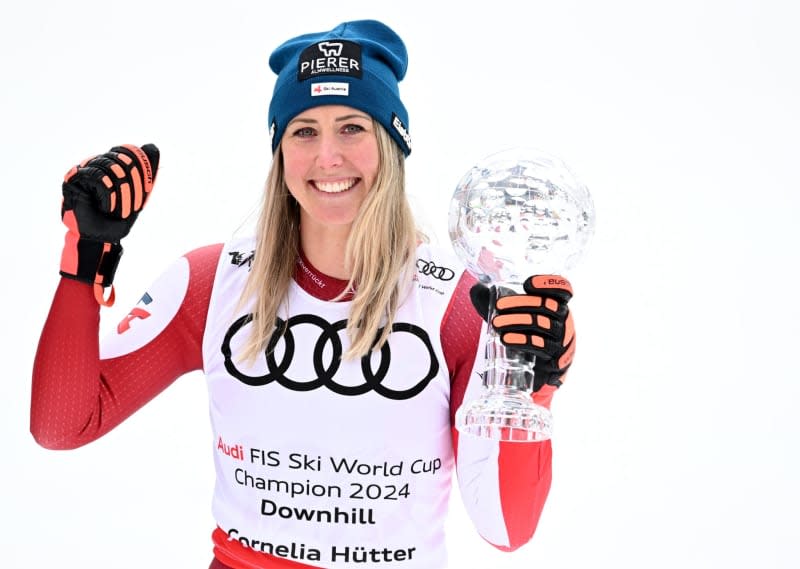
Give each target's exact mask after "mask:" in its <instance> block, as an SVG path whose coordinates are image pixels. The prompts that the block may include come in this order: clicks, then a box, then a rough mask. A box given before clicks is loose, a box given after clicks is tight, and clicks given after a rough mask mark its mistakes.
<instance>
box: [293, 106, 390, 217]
mask: <svg viewBox="0 0 800 569" xmlns="http://www.w3.org/2000/svg"><path fill="white" fill-rule="evenodd" d="M281 150H282V154H283V171H284V179H285V181H286V185H287V186H288V188H289V191H290V192H291V194H292V196H294V198H295V199H296V200H297V202H298V203H299V204H300V225H301V228H303V231H309V230H311V231H314V230H331V229H333V230H336V231H346V232H347V231H349V230H350V226H351V224H352V223H353V220H354V219H355V217H356V215H357V214H358V211H359V209H360V208H361V204H362V203H363V202H364V199H365V198H366V196H367V194H368V193H369V191H370V189H371V188H372V185H373V184H374V182H375V178H376V177H377V174H378V168H379V166H380V158H379V151H378V140H377V138H376V133H375V127H374V125H373V121H372V118H371V117H370V116H369V115H367V114H366V113H364V112H362V111H359V110H356V109H353V108H351V107H345V106H333V105H326V106H321V107H314V108H312V109H309V110H307V111H304V112H302V113H300V114H299V115H297V116H296V117H294V118H293V119H292V120H291V121H290V122H289V124H288V125H287V127H286V132H285V134H284V136H283V140H282V141H281Z"/></svg>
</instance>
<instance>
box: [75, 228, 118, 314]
mask: <svg viewBox="0 0 800 569" xmlns="http://www.w3.org/2000/svg"><path fill="white" fill-rule="evenodd" d="M76 237H77V238H76ZM121 256H122V245H120V244H119V243H108V242H104V241H94V240H91V239H85V238H83V237H79V236H76V235H75V233H73V232H71V231H70V232H68V233H67V236H66V239H65V243H64V251H63V252H62V254H61V271H60V273H61V275H62V276H65V277H67V278H70V279H75V280H78V281H81V282H85V283H89V284H91V285H93V286H94V297H95V299H96V300H97V302H98V303H99V304H101V305H102V306H111V305H113V304H114V297H115V295H114V287H113V285H112V284H111V283H112V282H113V280H114V275H115V273H116V272H117V266H118V265H119V259H120V257H121ZM107 286H110V287H111V293H110V295H109V297H108V299H107V300H106V299H105V298H104V297H103V288H104V287H107Z"/></svg>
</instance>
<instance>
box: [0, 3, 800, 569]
mask: <svg viewBox="0 0 800 569" xmlns="http://www.w3.org/2000/svg"><path fill="white" fill-rule="evenodd" d="M523 5H524V6H525V8H524V13H523V12H522V11H521V10H522V6H523ZM451 10H452V11H451ZM355 18H378V19H381V20H384V21H385V22H387V23H388V24H390V25H391V26H392V27H394V28H395V29H396V30H397V31H398V32H399V33H400V35H401V36H402V37H403V38H404V39H405V41H406V43H407V45H408V49H409V53H410V69H409V74H408V77H407V79H406V80H405V81H404V82H403V83H402V84H401V92H402V96H403V99H404V101H405V103H406V105H407V107H408V108H409V111H410V127H411V133H412V135H413V138H414V153H413V154H412V156H411V158H410V159H409V162H408V168H409V183H410V190H411V193H412V199H413V203H414V205H415V208H416V209H417V211H418V214H419V216H420V220H421V222H422V223H423V225H424V226H425V227H426V228H427V229H428V231H429V232H430V233H431V234H432V235H433V236H434V237H435V238H437V240H439V241H443V242H446V239H447V235H446V216H447V206H448V202H449V199H450V196H451V194H452V190H453V188H454V186H455V183H456V182H457V181H458V179H459V178H460V177H461V175H462V174H463V173H464V172H465V171H466V170H467V169H468V168H469V166H470V165H471V164H472V163H473V162H475V161H476V160H477V159H479V158H481V157H483V156H485V155H486V154H489V153H491V152H494V151H497V150H500V149H502V148H505V147H508V146H516V145H527V146H535V147H538V148H541V149H543V150H546V151H548V152H550V153H552V154H555V155H557V156H560V157H561V158H563V159H564V160H565V161H566V162H567V163H568V164H569V165H570V166H571V167H572V169H573V170H575V171H576V173H577V174H578V175H579V177H581V178H582V179H583V181H584V182H585V183H586V184H587V185H588V186H589V187H590V189H591V191H592V193H593V196H594V199H595V203H596V207H597V216H598V225H597V233H596V237H595V240H594V242H593V243H592V247H591V250H590V251H589V254H588V256H587V257H586V260H585V261H584V262H583V264H582V265H581V266H580V267H579V268H578V269H576V271H575V272H574V274H571V275H570V276H571V278H572V280H573V284H574V286H575V289H576V297H575V299H574V300H573V302H572V306H573V310H574V312H575V317H576V323H577V329H578V336H579V348H578V354H577V359H576V363H575V365H574V367H573V370H572V372H571V373H570V377H569V382H568V383H567V384H566V385H565V386H564V387H563V388H562V389H561V390H560V392H559V393H558V394H557V398H556V401H555V403H554V413H555V418H556V434H555V438H554V452H555V458H554V461H555V462H554V482H553V488H552V492H551V494H550V497H549V500H548V502H547V505H546V507H545V511H544V514H543V516H542V519H541V522H540V526H539V529H538V531H537V534H536V536H535V537H534V539H533V541H532V542H531V543H530V544H528V545H527V546H525V547H524V548H522V549H521V550H519V551H518V552H516V553H513V554H505V553H501V552H499V551H496V550H494V549H493V548H492V547H491V546H489V545H487V544H486V543H485V542H483V541H482V540H481V539H480V538H479V537H478V536H477V534H475V532H474V530H473V529H472V528H471V526H470V524H469V522H468V520H467V518H466V515H465V514H464V512H463V509H462V508H461V505H460V503H459V501H458V494H457V493H456V494H455V495H454V500H453V502H452V508H451V514H450V518H449V521H448V527H449V545H450V554H451V563H450V566H451V567H477V566H485V567H497V568H509V569H511V568H523V567H525V568H529V567H550V568H575V567H614V568H639V567H650V568H661V567H664V568H672V567H685V568H694V567H697V568H707V567H726V568H728V567H770V568H784V567H785V568H790V567H797V566H799V565H800V552H798V529H797V528H798V519H797V516H798V511H800V491H799V490H798V481H799V480H800V466H799V465H798V445H797V438H798V435H800V427H798V418H797V414H796V413H797V411H796V409H797V406H798V402H800V387H798V381H797V379H798V374H797V372H796V367H797V364H796V360H795V358H794V357H793V356H794V355H795V353H796V352H795V350H797V347H798V346H797V345H798V340H800V329H799V328H800V324H798V322H800V303H798V298H797V296H798V295H797V291H798V284H799V283H798V279H797V276H796V271H797V264H798V263H797V261H798V254H797V252H796V249H795V246H796V245H795V244H796V243H797V242H798V234H800V232H799V231H798V229H797V226H798V222H797V212H798V211H800V198H798V193H800V183H799V182H800V175H799V174H798V169H797V166H796V165H797V164H798V155H799V154H800V143H798V131H800V111H799V110H798V101H800V74H798V59H797V57H798V56H797V54H798V53H800V40H798V39H797V34H796V23H797V21H798V13H797V8H796V7H795V3H793V2H790V1H789V0H785V1H783V2H781V1H777V0H751V1H743V0H724V1H723V0H691V1H690V0H674V1H672V2H668V3H663V2H658V3H656V2H637V1H634V0H627V1H626V0H610V1H607V2H591V1H589V0H560V1H558V2H549V1H548V2H542V1H539V0H534V1H532V2H524V3H520V2H517V1H511V0H494V1H493V2H488V3H487V2H468V1H462V2H459V3H455V4H452V7H451V8H448V7H445V5H440V6H438V7H435V8H434V6H433V5H425V6H419V5H417V4H412V3H408V4H400V3H396V2H392V3H388V2H386V3H378V2H375V1H374V0H370V1H364V2H340V3H332V2H322V1H318V0H307V1H305V2H287V3H281V4H276V3H275V2H267V1H259V2H255V1H253V2H245V1H236V0H232V1H230V2H220V1H217V2H211V1H208V0H194V1H193V2H180V3H179V2H174V3H169V2H167V0H160V1H158V2H156V1H154V0H142V1H140V2H137V3H125V2H107V1H101V0H97V1H92V0H73V1H72V2H63V3H62V2H56V1H55V0H51V1H49V2H44V1H38V2H37V1H29V2H24V3H23V2H16V3H14V10H13V11H10V9H9V8H6V10H4V14H3V16H2V19H0V76H1V77H2V90H1V91H0V120H1V121H2V122H0V129H1V132H2V137H1V138H0V145H2V146H1V147H0V177H1V179H2V190H3V192H4V194H5V195H6V197H7V199H5V200H4V201H3V203H4V205H3V206H2V224H0V231H2V243H3V244H4V246H3V247H2V249H1V250H2V267H3V268H4V271H3V274H4V278H3V279H2V285H0V286H2V298H3V301H4V306H3V333H2V338H3V340H2V341H3V348H2V349H3V355H4V359H5V360H6V364H5V366H6V369H7V371H6V373H5V374H4V375H5V376H6V377H5V378H4V380H3V381H2V382H0V406H2V407H0V426H2V432H3V433H4V436H5V439H4V440H5V443H4V444H3V448H4V451H3V459H2V460H3V463H2V469H1V470H0V476H2V484H0V493H2V494H0V499H1V500H2V501H1V502H0V504H2V506H1V509H2V512H3V517H4V520H5V521H4V527H3V531H2V532H0V536H1V537H0V540H2V543H3V547H2V553H0V555H1V556H2V558H3V561H2V564H3V565H7V566H25V567H36V568H39V567H65V568H72V567H75V568H77V567H81V568H87V569H88V568H101V567H102V568H106V567H113V568H115V569H117V568H119V569H124V568H139V567H186V568H196V569H205V567H207V565H208V562H209V560H210V557H211V555H210V551H211V549H210V539H209V534H210V531H211V529H212V527H213V522H212V520H211V518H210V514H209V509H210V495H211V486H212V483H213V472H212V471H213V467H212V462H211V453H210V452H209V447H208V445H209V436H210V429H209V427H208V424H207V410H206V394H205V386H204V384H203V378H202V376H200V375H190V376H187V377H184V378H182V379H180V380H179V381H178V382H177V383H176V384H175V385H173V386H172V387H170V388H169V389H168V390H167V391H166V392H165V393H163V394H162V395H161V396H160V397H159V398H157V399H156V400H155V401H153V402H152V403H151V404H150V405H148V406H147V407H146V408H144V409H143V410H142V411H140V412H139V413H138V414H136V415H135V416H134V417H133V418H131V419H130V420H129V421H127V422H126V423H124V424H123V425H122V426H120V427H119V428H118V429H116V430H115V431H113V432H112V433H111V434H109V435H107V436H106V437H105V438H103V439H101V440H99V441H97V442H96V443H93V444H91V445H89V446H88V447H85V448H83V449H79V450H76V451H70V452H52V451H46V450H44V449H41V448H39V447H37V446H36V444H35V443H34V441H33V439H32V438H31V436H30V434H29V432H28V409H29V401H30V394H29V390H30V371H31V364H32V361H33V357H34V353H35V349H36V344H37V341H38V335H39V331H40V328H41V325H42V323H43V321H44V319H45V316H46V313H47V310H48V308H49V305H50V299H51V296H52V293H53V291H54V288H55V286H56V283H57V281H58V275H57V270H58V261H59V255H60V250H61V242H62V241H61V240H62V235H63V231H64V230H63V227H62V225H61V223H60V221H59V205H60V180H61V178H62V176H63V174H64V172H65V171H66V170H67V169H68V168H69V167H70V166H71V165H72V164H74V163H75V162H77V161H79V160H80V159H82V158H84V157H86V156H88V155H90V154H94V153H97V152H103V151H105V150H107V149H108V148H109V147H110V146H113V145H115V144H118V143H128V142H130V143H134V144H143V143H146V142H154V143H156V144H157V145H158V146H159V147H160V148H161V151H162V167H161V171H160V175H159V180H158V183H157V185H156V190H155V193H154V195H153V198H152V200H151V202H150V203H149V205H148V207H147V209H146V211H145V212H144V214H143V215H142V216H141V218H140V220H139V222H138V223H137V225H136V227H135V228H134V231H133V233H132V235H131V236H130V237H129V238H128V239H127V240H126V241H125V243H124V244H125V247H126V254H125V257H124V259H123V262H122V264H121V266H120V269H119V272H118V274H117V295H118V301H117V306H116V307H114V308H113V309H111V310H104V313H103V314H104V321H103V325H104V326H106V327H107V326H110V325H112V324H114V323H116V322H117V321H118V320H119V318H121V317H122V316H123V315H124V314H125V313H126V312H127V310H128V308H129V307H130V306H131V305H132V304H133V303H134V302H135V301H136V300H137V299H138V297H139V296H140V295H141V293H142V292H143V291H144V289H145V288H146V287H147V285H148V284H149V283H150V281H151V279H153V278H154V277H155V276H156V275H157V274H158V273H159V272H160V271H161V270H162V268H164V267H165V266H166V265H167V263H169V262H171V261H172V260H173V259H174V258H175V257H177V256H179V255H180V254H182V253H183V252H185V251H186V250H188V249H190V248H192V247H195V246H199V245H203V244H206V243H210V242H216V241H220V240H224V239H226V238H227V237H229V236H230V235H231V234H232V233H233V231H235V229H236V227H237V226H238V225H239V223H240V222H241V221H242V220H243V219H244V218H245V217H246V216H247V215H248V213H249V212H250V211H251V209H252V207H253V206H254V204H255V203H256V201H257V198H258V195H259V192H260V191H261V186H262V182H263V179H264V177H265V175H266V172H267V167H268V162H269V160H268V155H269V147H268V145H269V142H268V135H267V130H266V107H267V103H268V100H269V95H270V92H271V88H272V82H273V75H272V73H271V72H270V71H269V69H268V66H267V58H268V55H269V53H270V51H271V50H272V48H274V47H275V46H276V45H277V44H278V43H279V42H281V41H283V40H284V39H286V38H288V37H291V36H293V35H296V34H298V33H304V32H309V31H321V30H326V29H330V28H331V27H333V26H334V25H336V24H338V23H340V22H341V21H344V20H347V19H355Z"/></svg>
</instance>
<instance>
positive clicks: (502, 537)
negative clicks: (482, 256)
mask: <svg viewBox="0 0 800 569" xmlns="http://www.w3.org/2000/svg"><path fill="white" fill-rule="evenodd" d="M475 282H476V281H475V279H474V278H472V277H471V276H469V275H468V274H467V273H464V274H463V275H462V277H461V280H460V281H459V283H458V285H457V288H456V290H455V292H454V294H453V298H452V299H451V303H450V306H449V307H448V310H447V312H446V314H445V317H444V319H443V320H442V330H441V337H442V347H443V350H444V354H445V360H446V362H447V367H448V369H449V370H450V378H451V390H450V421H451V425H453V428H452V433H453V448H454V450H455V457H456V474H457V477H458V484H459V489H460V491H461V496H462V500H463V502H464V507H465V508H466V510H467V513H468V514H469V516H470V519H471V520H472V523H473V524H474V525H475V528H476V529H477V531H478V533H479V534H480V535H481V536H482V537H483V538H484V539H485V540H486V541H488V542H489V543H491V544H492V545H494V546H495V547H497V548H498V549H502V550H507V551H513V550H514V549H517V548H518V547H520V546H522V545H524V544H525V543H527V542H528V541H530V539H531V538H532V537H533V534H534V532H535V531H536V526H537V524H538V522H539V517H540V515H541V513H542V509H543V508H544V503H545V501H546V499H547V493H548V491H549V489H550V482H551V478H552V463H551V459H552V450H551V446H550V441H543V442H537V443H504V442H499V441H492V440H488V439H480V438H478V437H473V436H467V435H465V436H459V433H458V431H457V430H456V429H455V413H456V410H457V409H458V408H459V407H460V406H461V404H462V402H463V401H464V400H469V399H471V398H472V397H475V396H477V394H478V393H479V392H480V390H481V389H482V384H481V382H482V379H481V376H480V375H479V373H478V370H480V369H481V367H480V365H479V366H477V369H476V365H475V364H476V359H477V360H479V361H480V362H482V359H483V350H484V344H485V338H486V336H485V323H484V321H483V320H482V319H481V317H480V316H479V315H478V313H477V311H476V310H475V308H474V307H473V306H472V302H471V300H470V297H469V289H470V288H471V287H472V285H473V284H475ZM551 397H552V391H551V390H548V392H547V393H537V394H536V395H535V396H534V400H536V402H537V403H540V404H545V405H547V406H549V403H550V398H551Z"/></svg>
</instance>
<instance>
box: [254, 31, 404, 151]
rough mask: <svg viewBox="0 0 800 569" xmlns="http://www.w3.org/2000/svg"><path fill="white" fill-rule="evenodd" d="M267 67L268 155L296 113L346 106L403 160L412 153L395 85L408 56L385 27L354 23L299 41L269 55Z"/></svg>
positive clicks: (392, 32) (401, 104) (282, 45)
mask: <svg viewBox="0 0 800 569" xmlns="http://www.w3.org/2000/svg"><path fill="white" fill-rule="evenodd" d="M269 66H270V68H271V69H272V71H274V72H275V73H277V74H278V78H277V80H276V81H275V88H274V90H273V93H272V101H271V102H270V104H269V123H270V133H271V135H272V151H273V152H274V151H275V149H276V148H277V147H278V144H280V141H281V137H283V133H284V131H285V130H286V125H287V124H288V123H289V121H290V120H292V119H293V118H294V117H295V116H297V115H298V114H300V113H302V112H303V111H306V110H308V109H310V108H313V107H318V106H321V105H346V106H348V107H353V108H356V109H359V110H361V111H364V112H365V113H367V114H368V115H370V116H371V117H372V118H374V119H375V120H376V121H378V122H379V123H380V124H381V125H383V127H384V128H385V129H386V131H387V132H388V133H389V134H390V135H391V136H392V138H393V139H394V141H395V142H396V143H397V144H398V145H399V146H400V149H401V150H402V151H403V153H404V154H405V155H406V156H408V155H409V154H410V153H411V137H410V136H409V135H408V113H407V112H406V108H405V107H404V106H403V102H402V101H401V100H400V92H399V89H398V86H397V83H398V82H399V81H400V80H402V79H403V77H404V76H405V74H406V68H407V67H408V53H407V52H406V47H405V44H404V43H403V40H401V39H400V36H398V35H397V34H396V33H395V32H394V31H393V30H392V29H391V28H389V27H388V26H386V25H385V24H383V23H381V22H378V21H375V20H358V21H354V22H345V23H343V24H340V25H338V26H336V27H335V28H334V29H332V30H331V31H329V32H319V33H311V34H304V35H301V36H298V37H296V38H293V39H290V40H288V41H286V42H284V43H283V44H281V45H280V46H279V47H278V48H277V49H276V50H275V51H273V52H272V55H271V56H270V58H269Z"/></svg>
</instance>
